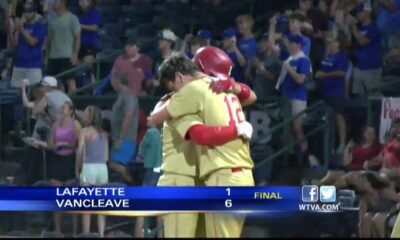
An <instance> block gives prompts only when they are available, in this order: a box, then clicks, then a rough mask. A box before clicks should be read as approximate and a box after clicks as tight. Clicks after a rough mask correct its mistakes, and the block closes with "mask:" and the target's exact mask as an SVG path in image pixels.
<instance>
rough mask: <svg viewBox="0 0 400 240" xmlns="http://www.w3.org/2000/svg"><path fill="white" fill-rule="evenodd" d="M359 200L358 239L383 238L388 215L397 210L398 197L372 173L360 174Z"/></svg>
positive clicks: (399, 198)
mask: <svg viewBox="0 0 400 240" xmlns="http://www.w3.org/2000/svg"><path fill="white" fill-rule="evenodd" d="M357 186H358V190H359V191H360V192H361V193H362V198H361V200H360V212H359V214H360V215H359V216H360V225H359V228H360V229H359V231H360V237H361V238H369V237H374V238H383V237H384V234H385V229H384V227H385V219H386V216H387V215H388V213H390V212H392V211H395V210H397V209H398V206H399V203H400V195H399V194H397V193H396V191H395V189H394V187H393V186H392V185H390V183H389V182H388V181H387V180H386V179H384V178H382V177H379V176H378V175H377V174H375V173H372V172H366V173H362V174H361V176H360V178H359V180H358V184H357Z"/></svg>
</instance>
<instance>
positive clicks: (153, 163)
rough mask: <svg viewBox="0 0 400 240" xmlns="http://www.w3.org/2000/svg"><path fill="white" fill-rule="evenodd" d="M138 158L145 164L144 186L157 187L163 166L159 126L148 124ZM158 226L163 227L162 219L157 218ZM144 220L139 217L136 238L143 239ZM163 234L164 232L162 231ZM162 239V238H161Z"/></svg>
mask: <svg viewBox="0 0 400 240" xmlns="http://www.w3.org/2000/svg"><path fill="white" fill-rule="evenodd" d="M137 157H138V158H140V160H141V161H143V163H144V168H145V169H146V170H145V171H146V173H145V175H144V180H143V186H147V187H151V186H153V187H155V186H157V183H158V179H159V178H160V176H161V164H162V140H161V132H160V130H159V128H157V126H155V125H152V124H151V123H150V122H148V130H147V132H146V134H145V136H144V138H143V141H142V143H141V144H140V146H139V151H138V156H137ZM157 220H158V222H157V225H158V226H161V225H162V218H160V217H158V218H157ZM143 225H144V218H143V217H138V218H137V220H136V228H135V236H136V237H137V238H143ZM160 232H162V231H160ZM159 238H162V236H159Z"/></svg>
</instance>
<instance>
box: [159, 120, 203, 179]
mask: <svg viewBox="0 0 400 240" xmlns="http://www.w3.org/2000/svg"><path fill="white" fill-rule="evenodd" d="M198 124H203V123H202V122H201V119H200V118H199V117H198V116H197V115H188V116H184V117H181V118H177V119H172V120H169V121H166V122H164V126H163V129H162V140H163V151H162V156H163V163H162V165H161V169H162V170H163V172H165V173H173V174H179V175H184V176H190V177H195V176H198V175H199V173H198V168H197V164H198V161H197V155H196V145H195V144H194V143H192V142H189V141H185V135H186V133H187V131H188V130H189V129H190V128H191V127H192V126H194V125H198Z"/></svg>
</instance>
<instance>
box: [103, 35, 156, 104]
mask: <svg viewBox="0 0 400 240" xmlns="http://www.w3.org/2000/svg"><path fill="white" fill-rule="evenodd" d="M151 66H152V62H151V59H150V58H149V57H148V56H146V55H144V54H141V53H140V44H139V41H138V40H137V39H136V38H135V37H130V38H129V39H128V41H127V43H126V46H125V53H124V54H123V55H121V56H119V57H118V58H117V59H116V60H115V62H114V66H113V68H112V70H111V73H112V74H113V73H121V72H125V73H127V74H128V80H129V88H130V89H131V90H132V91H133V92H134V93H135V95H136V96H143V95H146V92H145V87H146V86H150V85H151V84H153V82H152V72H151Z"/></svg>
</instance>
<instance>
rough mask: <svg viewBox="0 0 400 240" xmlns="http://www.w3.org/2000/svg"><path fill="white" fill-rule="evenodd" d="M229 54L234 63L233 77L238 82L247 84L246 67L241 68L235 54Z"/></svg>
mask: <svg viewBox="0 0 400 240" xmlns="http://www.w3.org/2000/svg"><path fill="white" fill-rule="evenodd" d="M227 54H228V56H229V57H230V59H231V60H232V63H233V68H232V72H231V76H232V77H233V78H234V79H235V81H236V82H241V83H246V78H245V75H244V72H245V67H246V66H244V67H242V66H240V64H239V61H238V59H237V56H236V53H235V52H228V53H227Z"/></svg>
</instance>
